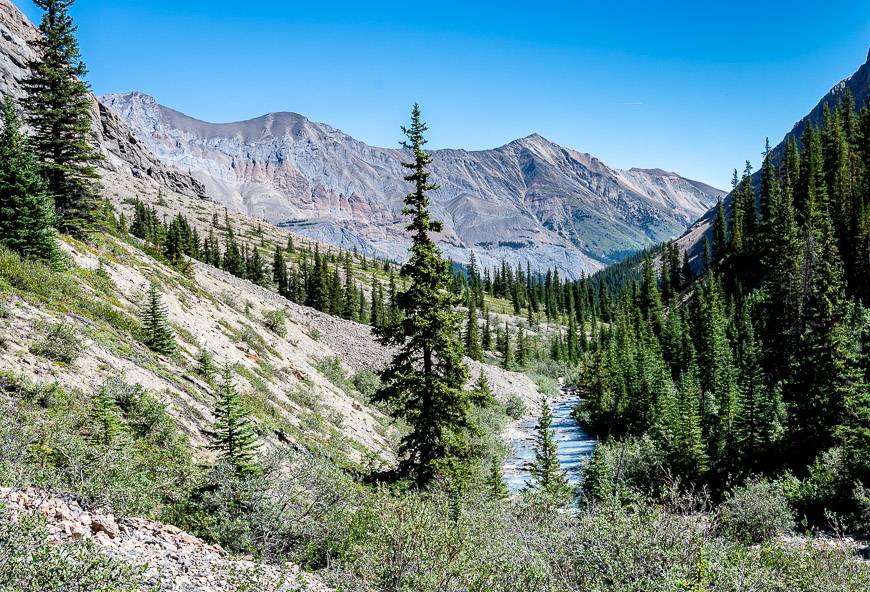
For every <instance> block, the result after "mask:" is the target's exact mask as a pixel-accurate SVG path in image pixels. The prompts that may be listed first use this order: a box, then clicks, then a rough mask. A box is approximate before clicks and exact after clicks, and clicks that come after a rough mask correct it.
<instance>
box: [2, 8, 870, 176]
mask: <svg viewBox="0 0 870 592" xmlns="http://www.w3.org/2000/svg"><path fill="white" fill-rule="evenodd" d="M15 1H16V2H17V4H18V5H19V6H20V7H21V8H23V9H24V11H25V12H26V13H27V15H28V16H30V18H31V19H36V18H38V16H39V11H38V10H37V9H36V8H35V7H34V6H33V5H32V3H31V2H30V1H29V0H15ZM73 13H74V16H75V17H76V18H77V20H78V23H79V27H80V41H81V45H82V49H83V52H84V56H85V60H86V62H87V65H88V67H89V68H90V76H89V80H90V82H91V84H92V86H93V88H94V91H95V92H96V93H98V94H102V93H108V92H123V91H130V90H140V91H143V92H146V93H148V94H151V95H154V96H155V97H157V99H158V100H159V101H160V102H161V103H163V104H165V105H167V106H170V107H173V108H176V109H178V110H180V111H183V112H185V113H187V114H189V115H192V116H194V117H198V118H200V119H205V120H208V121H236V120H240V119H247V118H250V117H255V116H258V115H262V114H263V113H266V112H269V111H296V112H298V113H302V114H303V115H305V116H307V117H309V118H311V119H313V120H315V121H322V122H326V123H329V124H331V125H333V126H335V127H338V128H340V129H342V130H343V131H345V132H347V133H349V134H351V135H353V136H355V137H356V138H358V139H360V140H363V141H365V142H368V143H370V144H375V145H381V146H395V145H396V144H397V142H398V141H399V139H400V132H399V126H400V125H401V124H402V123H404V122H405V121H406V120H407V118H408V112H409V108H410V105H411V103H412V102H413V101H415V100H416V101H419V102H420V103H421V105H422V107H423V112H424V116H425V118H426V119H427V120H428V122H429V124H430V127H431V136H430V138H431V142H430V147H436V148H440V147H457V148H467V149H480V148H490V147H494V146H499V145H502V144H504V143H506V142H508V141H510V140H512V139H515V138H518V137H522V136H525V135H528V134H530V133H532V132H538V133H540V134H542V135H544V136H546V137H548V138H550V139H552V140H554V141H556V142H559V143H561V144H563V145H565V146H569V147H571V148H575V149H578V150H581V151H585V152H590V153H592V154H594V155H596V156H598V157H599V158H601V159H602V160H604V161H605V162H607V163H609V164H612V165H615V166H619V167H631V166H642V167H661V168H664V169H668V170H674V171H677V172H679V173H681V174H683V175H686V176H689V177H692V178H695V179H698V180H701V181H705V182H708V183H711V184H714V185H718V186H719V187H723V188H724V187H725V186H726V185H727V184H728V182H729V180H730V172H729V171H730V170H731V169H732V168H734V167H738V168H742V166H741V163H742V162H743V161H744V160H745V159H747V158H750V159H752V160H753V161H754V162H758V155H759V152H760V151H761V148H762V146H763V142H764V138H765V136H770V137H771V140H772V142H774V143H776V142H777V141H779V139H780V138H781V137H782V136H783V134H784V133H785V132H786V131H788V130H789V129H790V128H791V126H792V124H793V123H794V122H795V121H796V120H797V119H798V118H800V117H801V116H802V115H804V114H805V113H806V112H807V111H808V110H809V109H810V108H811V107H812V106H813V105H815V103H816V102H817V101H818V99H819V98H820V97H821V96H822V95H823V94H824V93H825V92H827V91H828V89H829V88H830V87H831V86H832V85H834V84H835V83H836V82H837V81H838V80H840V79H841V78H843V77H845V76H847V75H849V74H851V73H852V72H853V71H854V70H855V69H857V67H858V66H859V65H860V64H862V63H863V62H864V60H865V59H866V57H867V51H868V47H870V2H868V1H867V0H856V1H838V0H834V1H828V2H819V1H818V0H814V1H806V0H793V1H764V2H757V1H755V2H744V1H742V0H741V1H735V2H711V1H707V0H695V1H694V2H688V1H687V2H650V1H646V2H634V1H622V2H620V1H617V0H605V1H595V2H584V1H575V2H567V1H566V2H550V1H548V0H538V1H536V2H521V3H514V2H510V1H503V2H473V1H468V0H466V1H465V2H454V1H452V0H449V1H448V0H445V1H438V2H431V1H430V2H420V3H414V2H402V3H399V2H363V1H356V2H341V1H334V0H333V1H325V0H320V1H318V2H307V1H298V2H293V1H286V0H284V1H277V0H275V1H265V0H246V1H239V0H209V1H204V0H174V1H169V0H144V1H143V0H137V1H130V0H79V2H78V3H77V4H76V6H75V7H74V11H73Z"/></svg>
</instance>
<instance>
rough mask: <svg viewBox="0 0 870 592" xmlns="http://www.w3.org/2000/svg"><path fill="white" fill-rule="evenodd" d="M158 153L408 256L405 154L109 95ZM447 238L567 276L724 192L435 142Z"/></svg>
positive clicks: (692, 215) (270, 118) (463, 252)
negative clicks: (206, 118)
mask: <svg viewBox="0 0 870 592" xmlns="http://www.w3.org/2000/svg"><path fill="white" fill-rule="evenodd" d="M101 101H102V102H103V103H104V104H105V105H107V106H108V107H109V108H110V109H112V110H113V111H114V112H115V113H117V114H118V115H119V116H120V117H121V118H122V119H123V120H124V121H125V122H126V123H127V124H128V125H129V126H130V127H131V129H132V130H133V131H134V133H135V134H136V135H137V137H138V138H139V139H141V141H142V142H143V143H145V144H146V145H147V146H148V147H149V148H150V149H151V151H153V152H154V153H155V154H156V155H157V156H158V157H159V158H160V159H161V160H162V161H164V162H165V163H167V164H169V165H172V166H175V167H177V168H179V169H181V170H189V171H190V172H191V174H192V175H193V176H194V177H196V178H197V179H198V180H199V181H201V182H202V183H203V184H204V185H205V186H206V188H207V192H208V194H209V195H210V196H211V197H213V198H214V199H216V200H218V201H219V202H221V203H223V204H225V205H227V206H228V207H230V208H231V209H234V210H237V211H243V212H246V213H249V214H251V215H254V216H258V217H262V218H264V219H265V220H267V221H269V222H273V223H277V224H280V225H283V226H287V227H289V228H293V229H296V230H298V231H299V232H302V233H304V234H306V235H308V236H310V237H312V238H316V239H319V240H324V241H326V242H331V243H333V244H337V245H340V246H344V247H357V248H359V249H361V250H362V251H364V252H369V253H375V254H378V255H381V256H386V257H389V258H393V259H401V258H402V257H403V256H404V251H405V247H406V244H407V243H406V239H405V235H404V231H403V228H402V224H403V220H402V217H401V200H402V198H403V196H404V194H405V193H406V191H407V189H406V187H405V185H404V183H403V181H402V176H403V174H404V172H403V170H402V167H401V162H402V160H403V159H404V158H405V157H404V155H403V153H402V152H401V151H400V150H395V149H387V148H377V147H373V146H368V145H367V144H365V143H363V142H360V141H358V140H355V139H354V138H352V137H350V136H348V135H347V134H344V133H342V132H341V131H339V130H337V129H334V128H332V127H330V126H328V125H325V124H321V123H315V122H312V121H310V120H308V119H306V118H305V117H303V116H301V115H298V114H296V113H270V114H268V115H264V116H262V117H258V118H256V119H252V120H249V121H243V122H238V123H227V124H212V123H206V122H203V121H199V120H196V119H193V118H191V117H188V116H186V115H184V114H182V113H179V112H178V111H174V110H172V109H169V108H167V107H164V106H162V105H160V104H159V103H157V101H156V100H154V99H153V98H152V97H149V96H147V95H143V94H141V93H130V94H116V95H108V96H105V97H102V98H101ZM433 158H434V163H433V165H432V170H433V173H434V177H435V180H436V182H437V183H438V184H439V185H440V186H441V188H440V190H439V191H436V192H434V194H433V210H434V212H435V215H436V216H437V217H438V218H440V219H441V220H443V221H444V222H445V231H444V233H443V235H442V237H441V245H442V247H443V248H444V250H445V251H446V253H447V254H448V255H449V256H451V257H453V258H454V259H456V260H459V261H467V260H468V258H469V249H473V250H474V251H475V253H476V255H477V256H478V258H479V259H480V260H482V262H483V263H484V264H486V265H495V264H498V263H499V262H500V261H501V260H506V261H508V262H509V263H512V264H518V263H520V264H525V263H526V262H528V263H530V264H531V265H532V266H534V267H537V268H547V267H554V268H557V269H560V270H562V271H563V272H567V273H569V274H570V275H578V274H579V273H580V272H589V271H592V270H595V269H599V268H600V267H602V266H603V265H605V264H607V263H610V262H613V261H616V260H618V259H620V258H621V257H622V256H623V255H624V254H625V253H627V252H629V251H632V250H635V249H638V248H641V247H644V246H648V245H650V244H652V243H655V242H659V241H661V240H664V239H666V238H670V237H672V236H674V235H677V234H679V233H681V232H682V231H683V230H684V229H685V228H686V226H687V225H688V224H690V223H691V222H692V221H693V220H694V219H696V218H697V216H699V215H700V214H701V213H703V212H704V211H706V210H707V208H709V207H710V205H712V204H713V203H715V200H716V198H718V197H719V196H721V195H724V193H723V192H721V191H719V190H717V189H714V188H712V187H709V186H707V185H704V184H703V183H698V182H696V181H691V180H688V179H684V178H683V177H680V176H679V175H676V174H674V173H668V172H665V171H661V170H658V169H646V170H645V169H631V170H627V171H624V170H619V169H614V168H611V167H609V166H607V165H606V164H604V163H602V162H601V161H599V160H598V159H596V158H594V157H593V156H590V155H589V154H585V153H580V152H575V151H573V150H568V149H566V148H562V147H561V146H558V145H557V144H554V143H553V142H550V141H548V140H546V139H545V138H542V137H541V136H539V135H531V136H528V137H526V138H522V139H520V140H515V141H514V142H511V143H509V144H507V145H505V146H502V147H500V148H496V149H493V150H482V151H472V152H470V151H465V150H436V151H434V152H433Z"/></svg>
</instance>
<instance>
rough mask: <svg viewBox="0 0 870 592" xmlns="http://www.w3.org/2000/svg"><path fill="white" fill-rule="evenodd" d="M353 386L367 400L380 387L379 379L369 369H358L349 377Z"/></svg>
mask: <svg viewBox="0 0 870 592" xmlns="http://www.w3.org/2000/svg"><path fill="white" fill-rule="evenodd" d="M351 382H353V386H354V388H355V389H356V390H357V391H359V393H360V394H361V395H362V396H363V397H364V398H365V399H366V400H367V401H368V400H371V398H372V397H373V396H374V394H375V393H376V392H378V389H379V388H381V379H380V378H379V377H378V375H377V374H375V373H374V372H372V371H371V370H360V371H359V372H357V373H356V374H354V375H353V378H351Z"/></svg>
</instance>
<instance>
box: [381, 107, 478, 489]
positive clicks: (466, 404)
mask: <svg viewBox="0 0 870 592" xmlns="http://www.w3.org/2000/svg"><path fill="white" fill-rule="evenodd" d="M426 129H427V128H426V125H425V124H424V123H423V121H422V119H421V117H420V109H419V107H418V106H417V105H414V109H413V111H412V121H411V125H410V126H409V127H407V128H403V132H404V133H405V135H406V136H407V138H408V141H407V142H404V143H403V147H404V148H405V149H406V150H409V151H410V152H411V153H412V155H413V159H414V160H413V162H411V163H403V166H404V167H405V168H406V169H408V170H409V174H408V175H407V176H406V177H405V180H406V181H409V182H411V183H413V185H414V190H413V191H412V192H411V193H409V194H408V195H407V196H406V197H405V208H404V210H403V213H404V214H405V215H406V216H410V217H411V221H410V223H409V225H408V230H409V231H410V233H411V237H412V238H411V240H412V243H411V247H410V258H409V260H408V262H407V263H406V264H405V265H403V266H402V271H401V274H402V277H403V278H405V280H406V282H407V287H406V288H405V289H404V290H403V291H401V292H399V293H398V294H397V296H396V306H397V307H398V309H399V311H400V313H401V318H400V319H399V320H398V322H395V323H391V324H389V325H388V326H387V327H385V328H383V329H381V330H380V331H379V334H380V336H381V340H382V342H383V343H384V344H385V345H392V346H394V347H396V348H397V352H396V354H395V355H394V357H393V359H392V362H391V363H390V365H389V366H388V367H387V368H386V369H385V370H384V371H383V372H382V373H381V378H382V380H383V385H382V387H381V388H380V389H379V390H378V391H377V393H376V394H375V396H374V400H375V401H377V402H382V403H388V404H389V405H390V406H391V407H392V409H393V415H394V416H395V417H400V418H402V419H404V420H405V421H407V422H408V424H409V426H410V430H409V432H408V433H407V434H406V435H405V436H404V437H403V438H402V444H401V448H400V453H401V460H400V464H399V472H400V474H401V475H403V476H407V477H410V478H412V479H413V480H414V481H415V482H416V483H417V485H418V486H421V487H422V486H426V485H427V484H428V483H429V482H430V481H431V480H432V478H433V477H434V476H435V475H436V474H437V473H438V472H439V469H441V468H442V467H443V468H447V465H449V464H450V463H452V462H453V461H455V460H456V459H458V458H461V457H462V456H463V455H464V454H465V448H466V446H465V444H464V435H465V432H466V431H467V429H468V428H469V427H471V425H472V423H471V417H470V413H471V401H470V397H469V394H468V393H467V392H466V391H465V388H464V386H465V382H466V380H467V376H468V369H467V368H466V367H465V365H464V363H463V361H462V346H461V344H460V343H459V342H458V341H457V339H456V336H457V335H458V334H459V327H460V323H461V314H459V313H457V312H456V311H455V310H454V307H456V306H457V304H458V302H457V298H456V297H455V296H454V295H453V294H451V293H450V291H449V285H450V269H449V268H448V265H447V262H446V261H445V260H444V259H443V258H442V257H441V255H440V253H439V251H438V247H437V246H436V244H435V242H434V241H433V240H432V238H431V236H430V235H431V233H437V232H440V231H441V228H442V225H441V223H440V222H439V221H435V220H432V219H431V218H430V215H429V199H428V197H427V193H428V192H429V191H433V190H435V189H436V185H434V184H432V183H431V181H430V176H431V173H430V172H429V170H428V168H427V167H428V166H429V164H431V162H432V159H431V157H430V156H429V155H428V154H427V153H426V152H425V151H424V148H423V147H424V144H425V142H426V140H425V138H424V134H425V132H426Z"/></svg>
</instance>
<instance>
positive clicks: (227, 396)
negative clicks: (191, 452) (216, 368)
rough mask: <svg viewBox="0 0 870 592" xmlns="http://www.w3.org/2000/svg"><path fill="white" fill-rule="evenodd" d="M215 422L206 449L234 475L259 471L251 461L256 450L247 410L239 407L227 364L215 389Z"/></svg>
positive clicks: (230, 371) (231, 372)
mask: <svg viewBox="0 0 870 592" xmlns="http://www.w3.org/2000/svg"><path fill="white" fill-rule="evenodd" d="M214 417H215V423H214V426H213V427H212V430H211V431H209V432H208V436H209V439H210V440H211V444H210V445H209V448H210V449H211V450H214V451H216V452H217V453H218V454H220V456H221V458H222V459H223V460H225V461H226V462H228V463H229V464H230V465H231V466H232V467H233V469H234V470H235V472H236V474H238V475H240V476H246V475H252V474H256V473H257V472H258V470H259V469H258V467H257V464H256V461H255V458H254V455H255V452H256V450H257V447H258V444H257V436H256V434H255V433H254V428H253V425H252V423H251V419H250V417H249V416H248V413H247V411H246V410H245V408H244V406H243V405H242V400H241V398H240V397H239V394H238V392H236V388H235V386H234V385H233V370H232V368H231V367H230V365H229V364H227V366H226V367H224V370H223V373H222V377H221V385H220V388H219V389H218V392H217V395H216V401H215V410H214Z"/></svg>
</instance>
